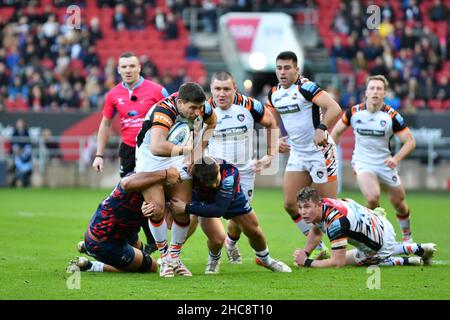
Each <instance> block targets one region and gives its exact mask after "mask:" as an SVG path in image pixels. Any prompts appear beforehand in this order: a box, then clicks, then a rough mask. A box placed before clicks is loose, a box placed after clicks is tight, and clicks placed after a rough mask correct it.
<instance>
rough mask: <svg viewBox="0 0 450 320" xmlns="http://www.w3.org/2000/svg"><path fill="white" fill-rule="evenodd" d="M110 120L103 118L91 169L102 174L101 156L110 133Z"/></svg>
mask: <svg viewBox="0 0 450 320" xmlns="http://www.w3.org/2000/svg"><path fill="white" fill-rule="evenodd" d="M111 127H112V119H108V118H107V117H105V116H103V118H102V121H101V122H100V126H99V128H98V134H97V152H96V157H95V159H94V162H93V163H92V167H93V168H94V169H95V170H97V171H98V172H103V158H102V157H103V156H104V153H105V148H106V144H107V143H108V138H109V134H110V132H111Z"/></svg>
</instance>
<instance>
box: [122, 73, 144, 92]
mask: <svg viewBox="0 0 450 320" xmlns="http://www.w3.org/2000/svg"><path fill="white" fill-rule="evenodd" d="M143 82H144V77H143V76H140V77H139V81H138V82H136V84H135V85H134V86H132V87H131V88H130V87H129V86H128V85H127V84H126V83H125V82H123V81H122V86H123V87H124V88H125V89H127V90H128V91H133V90H135V89H136V88H138V87H140V86H141V85H142V83H143Z"/></svg>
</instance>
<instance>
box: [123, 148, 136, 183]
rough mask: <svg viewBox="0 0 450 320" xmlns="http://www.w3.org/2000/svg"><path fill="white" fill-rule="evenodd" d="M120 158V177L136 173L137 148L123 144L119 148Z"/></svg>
mask: <svg viewBox="0 0 450 320" xmlns="http://www.w3.org/2000/svg"><path fill="white" fill-rule="evenodd" d="M119 158H120V177H121V178H123V177H125V176H126V175H127V174H128V173H130V172H133V171H134V167H135V166H136V148H135V147H130V146H129V145H127V144H125V143H123V142H122V143H121V144H120V147H119Z"/></svg>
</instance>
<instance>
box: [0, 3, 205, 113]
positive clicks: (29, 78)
mask: <svg viewBox="0 0 450 320" xmlns="http://www.w3.org/2000/svg"><path fill="white" fill-rule="evenodd" d="M66 2H67V1H44V0H42V1H30V2H25V1H13V0H12V1H8V2H6V4H7V5H8V6H5V4H3V5H1V6H0V34H1V35H2V41H1V45H0V110H1V109H3V108H4V109H5V110H6V111H27V110H33V111H42V110H51V111H59V110H64V111H75V110H85V111H89V110H96V109H98V108H101V107H102V105H103V95H104V93H105V92H107V91H108V90H109V89H110V88H111V87H112V86H113V85H115V83H117V81H119V78H118V76H117V73H116V71H115V64H116V61H117V57H118V56H119V55H120V54H121V53H122V52H124V51H133V52H135V53H136V54H138V55H139V56H140V59H141V62H143V64H144V68H143V75H144V77H146V78H152V79H154V80H156V81H158V82H162V83H163V84H164V85H165V86H168V87H171V88H175V90H176V89H177V87H176V85H174V84H178V83H179V82H180V79H179V76H180V75H183V79H181V82H183V81H185V80H192V81H201V80H202V78H204V77H205V75H206V72H205V70H204V68H203V64H202V63H201V61H198V60H194V61H192V58H191V57H189V60H187V59H186V54H185V51H186V48H187V47H188V46H189V45H190V40H189V33H188V31H187V29H186V27H185V26H184V24H183V22H182V20H181V19H180V17H179V16H175V15H173V13H172V12H171V9H170V8H169V7H167V5H166V3H165V1H156V3H155V5H156V6H157V8H158V7H160V8H162V11H163V12H164V14H165V15H166V17H167V16H172V17H173V19H175V20H174V24H173V25H172V26H171V27H168V29H169V31H170V32H169V31H167V32H166V31H164V30H163V31H161V30H157V29H156V28H155V26H154V25H153V23H152V20H153V18H154V15H155V8H154V6H152V4H151V2H148V1H147V2H145V3H144V1H141V0H136V1H127V2H126V6H125V5H123V4H120V3H119V2H118V1H97V2H94V1H70V3H69V2H67V3H66ZM69 5H79V6H80V9H81V10H80V13H81V21H80V25H79V26H76V27H75V28H70V27H68V25H69V24H70V23H72V21H76V20H73V14H72V12H71V11H68V9H67V7H68V6H69ZM168 20H170V18H169V19H168ZM168 20H167V21H166V22H169V21H168ZM169 24H170V23H167V25H169ZM169 33H170V34H169ZM111 59H112V61H111ZM182 69H185V71H180V70H182ZM163 76H164V78H163ZM175 90H173V91H175Z"/></svg>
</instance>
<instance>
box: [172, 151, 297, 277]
mask: <svg viewBox="0 0 450 320" xmlns="http://www.w3.org/2000/svg"><path fill="white" fill-rule="evenodd" d="M192 176H193V190H194V192H193V195H192V199H193V201H192V202H190V203H186V202H184V201H182V200H180V199H176V198H172V199H171V201H170V209H171V210H172V212H174V213H175V214H179V213H181V212H186V213H188V214H193V215H197V216H199V217H200V218H199V222H200V225H201V227H202V229H203V231H204V232H205V234H206V236H207V237H208V243H207V244H208V249H209V258H208V264H207V267H206V270H205V273H206V274H214V273H219V268H220V258H221V250H222V246H223V244H224V240H225V231H224V229H223V225H222V222H221V221H220V217H224V218H225V219H231V220H232V221H233V222H234V223H236V224H237V226H238V227H239V228H240V229H241V230H242V231H243V232H244V234H245V235H246V236H247V238H248V240H249V242H250V245H251V247H252V248H253V249H254V250H255V254H256V263H257V264H258V265H261V266H263V267H266V268H267V269H270V270H272V271H276V272H291V268H289V267H288V266H287V265H286V264H284V263H283V262H281V261H278V260H275V259H273V258H272V257H271V256H270V255H269V249H268V247H267V244H266V239H265V237H264V234H263V232H262V230H261V228H260V226H259V223H258V219H257V218H256V214H255V212H254V211H253V209H252V208H251V207H250V204H249V203H248V201H247V199H246V197H245V195H244V193H243V192H242V190H241V187H240V184H239V180H240V177H239V170H238V169H237V168H236V167H235V166H233V165H231V164H228V163H226V162H225V161H224V160H217V161H216V160H215V159H213V158H211V157H204V158H203V159H202V163H196V164H194V165H193V167H192Z"/></svg>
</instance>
